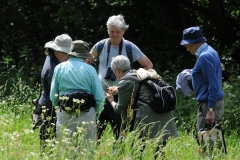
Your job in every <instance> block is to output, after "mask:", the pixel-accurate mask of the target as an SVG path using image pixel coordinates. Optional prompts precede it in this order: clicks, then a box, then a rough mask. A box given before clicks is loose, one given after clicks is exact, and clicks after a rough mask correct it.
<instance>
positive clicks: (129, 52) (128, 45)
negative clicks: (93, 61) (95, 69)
mask: <svg viewBox="0 0 240 160" xmlns="http://www.w3.org/2000/svg"><path fill="white" fill-rule="evenodd" d="M107 40H108V39H107V38H106V39H103V40H101V41H100V42H99V43H98V46H97V51H98V57H99V56H100V54H101V52H102V50H103V47H104V44H105V42H106V41H107ZM108 42H110V41H109V40H108ZM108 45H109V44H108ZM125 46H126V52H127V56H128V59H129V61H130V63H131V68H132V69H133V68H134V62H133V60H132V44H131V43H130V42H129V41H127V40H125ZM98 65H99V64H97V66H98Z"/></svg>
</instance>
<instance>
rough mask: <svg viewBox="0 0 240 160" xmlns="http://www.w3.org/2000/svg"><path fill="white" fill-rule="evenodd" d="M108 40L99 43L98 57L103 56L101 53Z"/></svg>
mask: <svg viewBox="0 0 240 160" xmlns="http://www.w3.org/2000/svg"><path fill="white" fill-rule="evenodd" d="M106 40H107V38H106V39H103V40H101V41H100V42H98V46H97V51H98V57H99V56H100V54H101V52H102V50H103V47H104V44H105V42H106Z"/></svg>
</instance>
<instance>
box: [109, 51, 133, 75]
mask: <svg viewBox="0 0 240 160" xmlns="http://www.w3.org/2000/svg"><path fill="white" fill-rule="evenodd" d="M111 68H112V70H113V71H115V69H116V68H118V69H119V70H120V71H122V72H123V73H124V72H126V71H129V70H130V69H131V67H130V61H129V59H128V58H127V57H126V56H123V55H119V56H116V57H115V58H113V60H112V62H111Z"/></svg>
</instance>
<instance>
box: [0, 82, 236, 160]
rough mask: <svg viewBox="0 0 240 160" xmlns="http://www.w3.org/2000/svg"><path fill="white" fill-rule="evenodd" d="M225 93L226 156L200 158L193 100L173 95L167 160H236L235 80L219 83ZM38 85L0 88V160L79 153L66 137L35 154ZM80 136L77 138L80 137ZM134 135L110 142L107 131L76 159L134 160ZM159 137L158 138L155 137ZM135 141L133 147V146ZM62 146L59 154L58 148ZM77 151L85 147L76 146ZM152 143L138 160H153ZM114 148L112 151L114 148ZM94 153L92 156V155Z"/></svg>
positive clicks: (59, 159)
mask: <svg viewBox="0 0 240 160" xmlns="http://www.w3.org/2000/svg"><path fill="white" fill-rule="evenodd" d="M223 87H224V92H225V98H224V103H225V115H224V119H223V128H224V129H225V131H226V143H227V150H228V154H227V155H226V156H222V155H221V154H217V155H215V156H214V157H205V158H203V157H201V156H200V155H199V153H198V145H197V142H196V139H195V134H194V132H193V131H195V123H196V114H197V113H196V112H197V105H196V102H195V100H194V99H193V97H186V96H183V95H181V94H179V93H177V97H178V104H177V108H176V110H175V111H174V115H175V116H176V122H177V128H178V131H179V137H178V138H175V139H171V140H169V141H168V142H167V145H166V147H165V148H164V149H163V150H164V151H165V156H166V158H167V159H168V160H198V159H221V160H222V159H223V160H238V159H240V136H239V134H240V132H239V130H240V129H239V128H240V126H239V123H240V121H239V120H240V119H239V117H240V108H239V102H238V98H236V97H239V96H240V90H239V79H236V81H234V83H230V82H225V83H224V84H223ZM38 88H39V85H38V84H37V85H36V86H35V87H30V86H28V85H27V84H25V83H24V82H23V81H21V80H19V82H17V83H14V85H12V86H11V87H6V85H4V86H0V133H1V134H0V159H1V160H2V159H3V160H38V159H39V160H48V159H51V160H52V159H53V160H55V159H56V160H67V159H72V153H73V152H75V153H78V152H77V151H78V148H76V147H74V146H73V145H72V144H71V143H69V139H67V137H63V139H62V140H58V139H57V140H55V141H48V145H49V147H47V152H45V153H44V154H40V153H41V152H40V142H39V130H36V131H33V130H32V126H31V117H30V113H31V108H32V107H33V106H32V104H31V101H32V99H34V98H35V97H37V96H38V95H39V89H38ZM81 136H82V135H80V137H79V138H82V137H81ZM137 136H138V132H134V133H131V134H130V133H128V135H127V137H126V138H125V139H124V141H123V142H121V143H120V142H119V141H116V142H115V140H114V137H113V133H112V131H111V129H110V127H109V126H108V127H107V129H106V131H105V133H104V135H103V138H102V140H101V143H100V145H96V141H92V142H91V144H92V145H91V147H89V149H86V148H84V147H83V148H82V149H81V152H80V153H81V154H80V155H78V156H77V157H76V159H79V160H89V159H91V160H135V159H137V160H138V159H139V155H140V150H141V146H142V143H141V142H142V141H141V140H138V139H137ZM158 138H160V137H158ZM133 141H134V143H132V142H133ZM62 146H64V150H63V147H62ZM81 146H86V144H85V142H83V141H81ZM154 146H156V139H153V140H147V141H146V148H145V150H144V152H143V154H142V159H143V160H152V159H153V156H154V155H153V153H154V151H153V149H154ZM113 148H114V149H113ZM91 153H93V154H91ZM158 159H161V158H160V157H159V158H158Z"/></svg>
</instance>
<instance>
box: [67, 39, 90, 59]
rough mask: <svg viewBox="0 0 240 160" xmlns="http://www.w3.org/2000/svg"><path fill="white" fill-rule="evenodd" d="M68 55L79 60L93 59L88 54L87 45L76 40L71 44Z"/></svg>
mask: <svg viewBox="0 0 240 160" xmlns="http://www.w3.org/2000/svg"><path fill="white" fill-rule="evenodd" d="M68 55H73V56H75V57H81V58H86V59H88V58H93V56H92V55H91V54H90V53H89V44H88V43H87V42H84V41H82V40H76V41H73V42H72V45H71V49H70V52H69V53H68Z"/></svg>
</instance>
